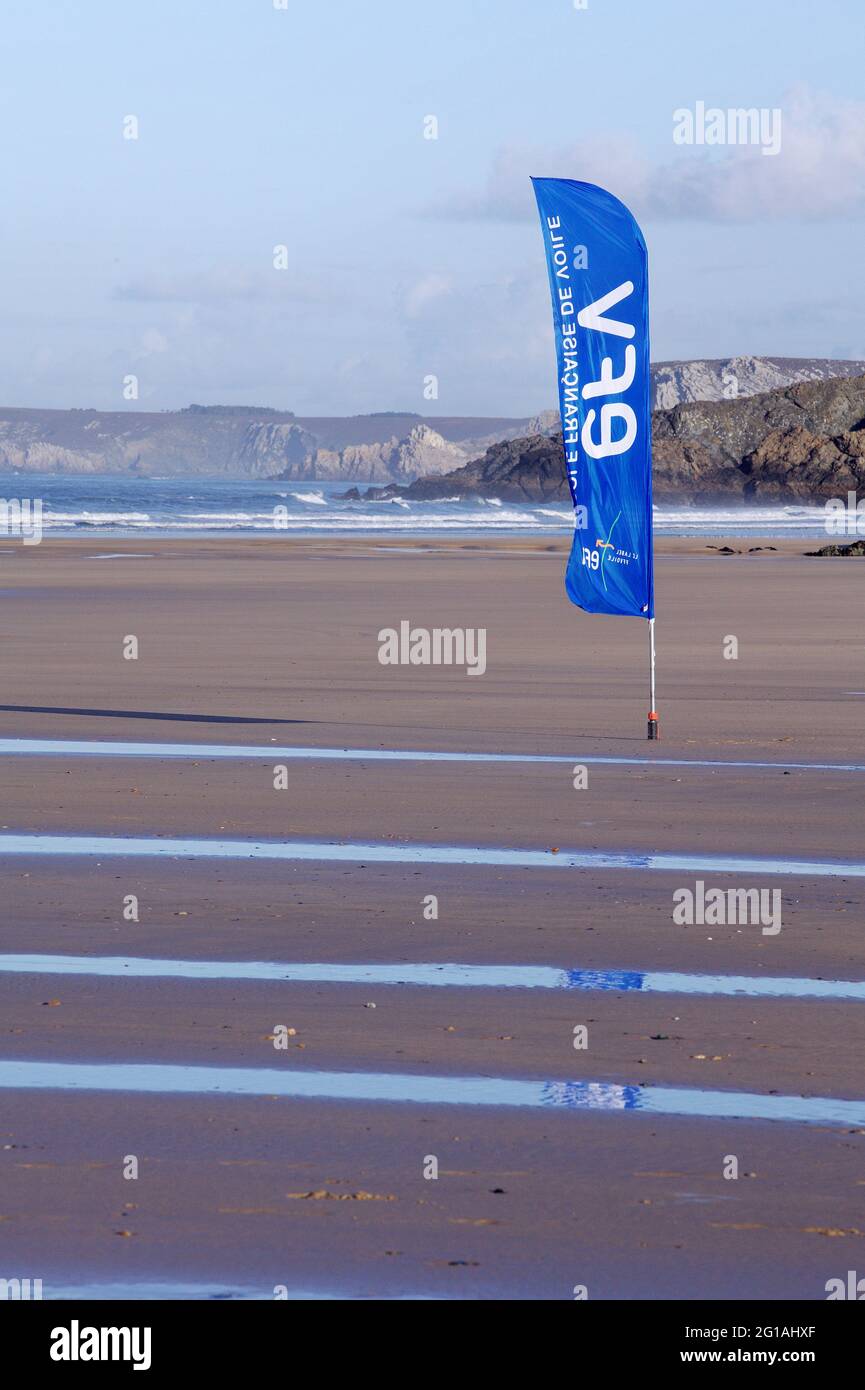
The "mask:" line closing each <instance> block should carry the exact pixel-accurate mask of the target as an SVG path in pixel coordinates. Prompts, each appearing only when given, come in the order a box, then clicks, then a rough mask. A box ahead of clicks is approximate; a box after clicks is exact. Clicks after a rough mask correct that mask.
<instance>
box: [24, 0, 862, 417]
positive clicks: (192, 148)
mask: <svg viewBox="0 0 865 1390" xmlns="http://www.w3.org/2000/svg"><path fill="white" fill-rule="evenodd" d="M0 52H2V62H3V74H4V80H3V84H2V87H0V161H2V191H3V197H2V202H0V277H2V287H0V295H2V322H3V324H4V327H5V331H4V332H3V333H2V334H0V405H3V406H42V407H57V408H68V407H73V406H75V407H83V408H89V407H92V408H96V409H100V410H170V409H176V408H178V407H180V406H183V405H187V404H189V403H190V402H193V401H195V402H198V403H203V404H215V403H219V404H251V405H270V406H274V407H277V408H279V409H286V410H294V411H295V412H296V413H297V414H299V415H311V414H326V415H346V414H354V413H358V412H366V411H376V410H413V411H418V412H419V413H422V414H440V415H475V414H480V415H513V416H525V415H529V414H533V413H535V412H536V411H539V410H542V409H546V408H549V407H551V406H552V405H553V404H554V401H555V366H554V354H553V339H552V320H551V314H550V305H549V292H548V289H547V282H546V271H545V267H544V260H543V248H542V240H541V233H540V227H539V223H538V219H537V213H536V210H535V206H534V201H533V197H532V193H531V187H530V184H529V176H530V175H532V174H535V175H545V176H560V177H565V178H578V179H583V180H587V181H590V182H596V183H602V184H603V185H604V186H605V187H607V188H609V189H610V190H611V191H612V192H613V193H615V194H616V195H617V196H619V197H620V198H622V199H623V200H624V201H625V202H626V203H628V205H629V206H630V207H631V209H632V211H633V212H634V213H635V215H636V216H637V217H638V218H639V220H640V223H641V225H642V227H643V230H644V233H645V237H646V241H647V244H648V248H649V256H650V262H649V264H650V286H651V311H652V357H653V359H654V360H656V361H662V360H669V359H689V358H694V357H727V356H732V355H736V354H745V353H756V354H766V355H774V356H803V357H842V358H848V357H859V358H865V270H863V234H865V7H863V5H862V0H819V3H816V0H723V2H722V0H715V3H695V0H587V3H585V4H584V0H576V3H575V0H365V3H363V4H361V3H358V0H76V2H75V3H73V0H66V2H64V0H39V3H38V4H34V3H33V0H4V4H3V21H2V26H0ZM700 102H702V103H704V104H705V107H706V108H721V109H722V110H727V109H728V108H731V107H737V108H738V107H746V108H751V107H754V108H757V109H758V110H760V109H765V110H766V112H767V113H771V112H773V111H776V110H778V111H780V112H781V117H780V119H781V126H780V129H781V147H780V151H779V152H778V153H776V154H769V155H767V154H764V153H763V151H762V149H761V148H760V146H759V144H751V145H734V144H730V143H726V144H718V145H708V144H703V145H695V144H690V145H689V144H682V143H677V142H676V140H674V130H675V128H676V120H675V119H674V112H681V111H683V110H687V111H691V112H694V111H696V108H697V103H700ZM130 117H131V118H134V122H135V123H137V131H135V125H134V124H133V122H132V121H130ZM430 118H434V121H433V120H431V119H430ZM767 119H768V117H767ZM679 124H680V126H681V119H680V121H679ZM767 129H768V127H767ZM130 132H134V133H137V138H134V139H130V138H125V136H126V135H128V134H129V133H130ZM433 133H434V134H435V135H436V136H437V138H434V139H433V138H427V137H428V136H429V135H430V134H433ZM275 247H284V248H285V251H284V252H283V253H277V259H280V258H281V261H282V262H283V264H281V265H279V266H276V265H275V264H274V248H275ZM130 377H134V378H135V379H136V382H137V392H138V395H137V398H134V397H132V398H130V396H129V392H130V389H134V388H130V385H129V378H130ZM430 378H435V382H436V389H437V397H436V398H435V399H430V398H429V395H428V394H427V395H426V396H425V394H424V392H425V386H426V391H427V393H429V391H430V386H429V379H430Z"/></svg>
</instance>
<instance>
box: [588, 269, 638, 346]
mask: <svg viewBox="0 0 865 1390" xmlns="http://www.w3.org/2000/svg"><path fill="white" fill-rule="evenodd" d="M633 293H634V283H633V281H632V280H626V281H625V282H624V284H623V285H619V286H618V287H617V288H616V289H614V290H610V293H609V294H605V295H603V296H602V297H601V298H600V299H596V300H595V302H594V304H587V305H586V307H585V309H581V310H580V312H579V313H578V314H577V323H578V324H579V325H580V328H593V329H595V330H596V332H598V333H613V334H614V335H615V336H616V337H617V338H633V336H634V333H635V332H636V329H635V328H634V325H633V324H632V323H622V322H620V321H619V319H607V318H604V315H605V314H606V312H607V310H608V309H614V308H615V307H616V305H617V304H620V303H621V301H622V300H623V299H627V297H628V295H629V294H633Z"/></svg>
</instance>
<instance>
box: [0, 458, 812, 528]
mask: <svg viewBox="0 0 865 1390" xmlns="http://www.w3.org/2000/svg"><path fill="white" fill-rule="evenodd" d="M350 486H351V484H350V483H348V482H338V483H317V482H311V483H304V482H284V481H274V480H273V479H261V478H256V479H237V478H208V477H195V478H192V479H189V478H174V477H172V478H129V477H113V476H105V475H100V476H92V477H88V476H70V475H63V476H53V475H39V474H34V473H26V474H25V473H6V474H0V507H2V502H4V501H5V502H6V503H9V502H13V501H15V500H19V501H22V502H23V501H24V500H25V499H30V500H31V502H32V501H36V500H38V501H40V502H41V505H42V530H43V533H44V534H45V535H46V536H83V535H94V536H96V535H99V536H105V537H112V536H113V537H122V536H144V535H147V536H149V537H151V538H156V537H160V536H163V537H164V536H177V535H197V536H220V535H225V534H233V535H262V534H267V533H275V534H277V535H279V534H287V535H299V536H312V535H344V534H351V533H384V534H390V535H395V536H396V535H405V536H417V535H466V536H484V535H489V534H491V533H496V534H499V535H506V536H519V535H535V536H543V535H549V536H560V535H567V534H568V533H569V532H570V531H571V530H572V529H573V512H572V509H571V507H570V505H569V504H565V503H552V502H551V503H541V502H532V503H515V502H503V501H501V500H500V499H499V498H495V497H489V498H474V497H473V498H466V499H462V498H460V497H458V496H456V495H454V496H453V497H449V498H445V499H443V500H438V501H431V502H425V501H423V502H422V501H407V500H406V499H404V498H401V497H400V498H394V499H390V500H388V501H378V502H373V501H347V500H345V497H344V494H345V493H346V491H347V490H348V488H349V487H350ZM3 511H4V514H5V509H3ZM826 519H827V518H826V512H825V510H824V508H823V507H822V506H820V505H818V506H805V505H797V506H792V505H790V506H785V505H774V506H749V507H734V506H724V505H719V506H717V507H712V508H709V507H689V506H679V507H677V506H675V505H671V504H670V503H667V502H665V503H663V504H661V505H659V506H657V507H656V508H655V532H656V534H657V535H660V536H706V537H713V536H717V537H720V536H740V537H748V536H775V537H784V536H789V537H803V538H813V539H820V538H826V536H827V529H826ZM2 520H3V516H2V515H0V539H2V537H3V534H4V530H3V526H2ZM6 534H11V532H9V531H7V532H6Z"/></svg>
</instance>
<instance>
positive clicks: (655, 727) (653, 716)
mask: <svg viewBox="0 0 865 1390" xmlns="http://www.w3.org/2000/svg"><path fill="white" fill-rule="evenodd" d="M646 737H647V738H653V739H658V738H660V737H661V726H660V722H659V720H658V715H657V713H656V712H655V619H654V618H650V619H649V727H648V731H647V733H646Z"/></svg>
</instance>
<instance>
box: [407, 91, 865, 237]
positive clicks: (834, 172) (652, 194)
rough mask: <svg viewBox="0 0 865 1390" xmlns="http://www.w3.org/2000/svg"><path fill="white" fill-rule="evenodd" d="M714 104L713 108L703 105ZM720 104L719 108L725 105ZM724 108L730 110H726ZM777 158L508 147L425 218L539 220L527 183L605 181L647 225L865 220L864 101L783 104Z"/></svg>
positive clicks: (719, 151)
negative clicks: (658, 156) (475, 183)
mask: <svg viewBox="0 0 865 1390" xmlns="http://www.w3.org/2000/svg"><path fill="white" fill-rule="evenodd" d="M713 104H714V103H712V102H710V101H707V102H706V106H707V107H709V106H712V105H713ZM718 104H719V105H720V103H718ZM722 109H725V108H722ZM780 110H781V121H782V127H781V129H782V136H781V148H780V151H779V152H778V153H777V154H774V155H766V154H764V153H763V151H762V149H761V148H760V147H759V146H758V145H726V146H707V145H701V146H696V145H680V146H673V142H672V131H673V120H672V112H671V113H670V116H671V119H670V141H671V147H672V148H673V149H674V155H673V157H672V158H671V159H669V160H667V161H664V162H662V163H655V164H653V163H651V162H650V161H649V159H648V158H647V157H646V155H645V153H644V152H643V151H642V150H641V148H640V146H639V145H638V144H637V142H636V141H635V140H633V139H632V138H631V137H629V136H626V135H607V136H599V137H596V138H591V139H587V140H585V141H583V142H580V143H579V144H575V145H571V146H570V147H565V148H559V149H553V150H550V149H541V148H538V147H531V146H527V145H516V144H512V145H508V146H505V147H503V148H501V149H500V150H499V151H498V153H497V154H496V156H495V158H494V160H493V165H492V169H491V171H490V175H489V178H488V180H487V182H486V184H485V186H484V187H483V188H482V189H480V190H479V191H477V192H462V193H457V194H454V195H452V196H451V197H450V198H449V199H448V200H446V202H445V203H444V204H443V205H441V206H440V207H439V208H437V209H432V208H430V209H427V211H428V213H432V214H434V215H437V216H442V217H447V218H458V219H465V218H473V219H491V220H496V221H517V220H522V219H526V218H532V217H534V215H535V208H534V199H533V197H532V193H531V186H530V184H529V176H530V175H532V174H534V175H549V176H553V177H559V178H574V179H581V180H582V181H584V182H586V183H600V184H603V185H604V186H605V187H609V188H610V190H611V191H612V192H613V193H615V194H616V195H617V196H618V197H620V198H621V199H622V200H623V201H624V202H625V203H627V205H628V206H629V207H630V208H631V209H632V210H633V212H634V213H636V214H637V216H639V217H643V218H646V219H647V220H652V219H656V220H659V221H685V220H698V221H707V222H721V223H731V222H756V221H776V220H783V219H801V220H803V221H821V220H828V219H830V218H837V217H846V218H861V217H862V216H863V214H865V102H859V101H846V100H839V99H837V98H835V97H832V96H831V95H829V94H826V93H818V92H814V91H812V90H811V89H810V88H808V87H806V86H798V87H794V88H792V89H791V90H790V91H788V92H787V93H785V95H784V97H783V98H782V100H781V102H780Z"/></svg>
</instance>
